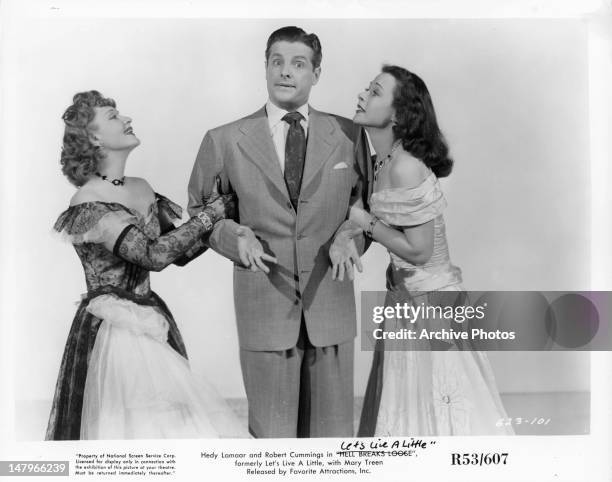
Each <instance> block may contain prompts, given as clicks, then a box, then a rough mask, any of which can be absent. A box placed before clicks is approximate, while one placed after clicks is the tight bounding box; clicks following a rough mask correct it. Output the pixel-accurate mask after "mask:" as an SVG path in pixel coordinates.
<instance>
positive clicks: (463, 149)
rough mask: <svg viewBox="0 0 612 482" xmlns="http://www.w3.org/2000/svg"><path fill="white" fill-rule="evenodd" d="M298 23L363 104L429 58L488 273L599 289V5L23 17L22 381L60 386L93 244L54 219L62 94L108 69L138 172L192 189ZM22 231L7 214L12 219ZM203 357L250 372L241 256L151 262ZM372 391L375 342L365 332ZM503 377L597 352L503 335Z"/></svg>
mask: <svg viewBox="0 0 612 482" xmlns="http://www.w3.org/2000/svg"><path fill="white" fill-rule="evenodd" d="M292 24H298V25H299V26H301V27H303V28H304V29H305V30H306V31H309V32H315V33H317V35H318V36H319V38H320V39H321V43H322V45H323V63H322V75H321V79H320V82H319V84H318V85H317V86H315V87H314V88H313V91H312V95H311V104H312V105H313V106H314V107H315V108H317V109H320V110H323V111H328V112H333V113H336V114H339V115H344V116H346V117H352V115H353V113H354V108H355V103H356V95H357V93H358V92H360V91H361V90H362V89H363V88H364V87H365V86H366V85H367V84H368V83H369V82H370V80H371V79H372V78H373V77H374V76H376V75H377V73H378V72H379V70H380V67H381V65H382V64H383V63H397V64H399V65H401V66H403V67H406V68H408V69H409V70H412V71H414V72H415V73H417V74H419V75H420V76H421V77H422V78H423V79H424V80H425V82H426V83H427V85H428V87H429V89H430V92H431V94H432V97H433V100H434V105H435V107H436V110H437V114H438V119H439V122H440V125H441V128H442V130H443V132H444V133H445V134H446V137H447V140H448V141H449V145H450V149H451V154H452V156H453V158H454V159H455V162H456V167H455V170H454V172H453V174H452V175H451V176H450V177H449V178H448V179H446V180H444V181H443V188H444V190H445V193H446V195H447V198H448V201H449V207H448V209H447V212H446V221H447V231H448V237H449V244H450V250H451V258H452V260H453V262H454V263H455V264H456V265H458V266H460V267H461V268H462V270H463V273H464V280H465V286H466V288H467V289H472V290H542V291H552V290H588V289H589V288H590V282H589V280H590V266H591V260H590V252H589V246H590V233H591V220H590V214H589V213H590V175H589V123H588V122H589V113H588V76H587V73H588V65H587V58H588V57H587V31H586V24H585V23H584V22H582V21H580V20H310V19H309V20H305V19H304V20H297V21H296V20H292V19H287V20H282V19H281V20H278V19H274V20H257V19H250V20H233V19H232V20H230V19H227V20H222V19H221V20H219V19H103V18H97V19H91V18H83V19H79V18H72V19H57V20H51V19H49V18H44V19H39V20H36V19H28V20H27V21H26V20H22V21H21V22H20V24H19V25H12V26H10V32H9V33H10V34H11V35H10V36H8V37H7V38H9V39H10V41H11V42H12V44H11V45H10V53H11V55H10V57H8V58H7V59H5V60H6V65H7V66H8V71H10V77H9V80H8V82H7V84H6V85H5V94H6V99H8V101H7V111H6V112H5V118H6V119H7V125H6V130H5V132H6V133H7V134H8V136H7V142H9V143H11V146H12V149H11V152H13V154H14V155H13V158H12V159H7V162H11V163H14V164H15V165H16V166H17V170H16V178H15V179H14V184H15V189H16V192H17V195H18V200H17V202H18V206H17V207H18V213H19V215H18V217H17V222H16V225H15V226H11V227H10V230H8V235H9V236H12V237H13V241H14V243H15V246H16V252H15V256H14V263H15V266H16V268H17V269H16V278H15V286H16V293H17V298H16V300H15V303H16V306H17V310H16V314H15V320H14V330H13V331H14V336H15V345H14V355H15V357H14V360H15V361H14V367H15V398H16V399H17V400H50V399H51V397H52V393H53V390H54V386H55V381H56V376H57V370H58V368H59V363H60V357H61V354H62V351H63V347H64V343H65V341H66V337H67V334H68V330H69V327H70V324H71V322H72V318H73V316H74V312H75V310H76V302H77V301H79V297H80V294H81V293H83V292H84V290H85V283H84V276H83V273H82V268H81V265H80V262H79V260H78V258H77V256H76V254H75V252H74V250H73V249H72V247H71V246H70V245H67V244H65V243H64V242H62V241H61V240H60V239H59V237H57V236H54V235H53V234H52V232H51V227H52V225H53V223H54V221H55V219H57V217H58V215H59V214H60V213H61V212H62V211H63V210H64V209H65V208H66V207H67V206H68V201H69V199H70V197H71V196H72V194H73V192H74V188H73V187H72V186H71V185H70V184H69V183H68V181H67V180H66V179H65V178H64V177H63V176H62V175H61V172H60V169H59V153H60V146H61V138H62V133H63V123H62V121H61V114H62V113H63V111H64V110H65V108H66V107H67V106H68V105H69V104H70V102H71V99H72V96H73V95H74V94H75V93H76V92H80V91H84V90H90V89H97V90H99V91H101V92H102V93H103V94H104V95H106V96H109V97H113V98H114V99H115V100H116V101H117V104H118V109H119V110H120V112H121V113H124V114H127V115H129V116H131V117H132V119H133V123H132V125H133V127H134V130H135V132H136V134H137V136H138V137H139V138H140V139H141V141H142V144H141V146H140V147H138V148H137V149H136V150H135V151H134V152H133V153H132V155H131V156H130V159H129V161H128V168H127V174H128V175H134V176H142V177H145V178H146V179H147V180H148V181H149V182H150V183H151V185H152V186H153V187H154V188H155V190H157V191H158V192H160V193H162V194H165V195H166V196H168V197H170V198H171V199H173V200H174V201H176V202H178V203H179V204H181V205H182V206H183V207H185V205H186V201H187V193H186V188H187V181H188V179H189V174H190V172H191V168H192V165H193V162H194V159H195V156H196V153H197V150H198V147H199V144H200V141H201V139H202V137H203V135H204V133H205V132H206V130H208V129H211V128H213V127H215V126H218V125H220V124H224V123H226V122H229V121H232V120H235V119H237V118H239V117H242V116H244V115H246V114H249V113H251V112H253V111H255V110H256V109H258V108H259V107H261V106H262V105H263V104H264V103H265V101H266V98H267V93H266V86H265V76H264V74H265V72H264V49H265V43H266V40H267V37H268V35H269V34H270V33H271V32H272V31H273V30H275V29H276V28H279V27H282V26H284V25H292ZM3 232H4V230H3ZM387 261H388V257H387V254H386V253H385V251H384V250H383V249H381V248H380V246H374V247H372V248H371V249H370V250H369V251H368V253H366V255H365V257H364V267H365V272H364V273H363V274H362V275H360V276H359V277H358V279H357V282H356V289H357V291H358V292H359V290H384V286H385V283H384V271H385V268H386V265H387ZM152 284H153V289H154V290H155V291H156V292H157V293H158V294H160V296H161V297H162V298H163V299H164V300H165V301H166V302H167V304H168V306H169V307H170V309H171V310H172V312H173V313H174V316H175V318H176V320H177V323H178V325H179V327H180V329H181V331H182V333H183V336H184V338H185V341H186V344H187V349H188V353H189V355H190V359H191V364H192V367H193V369H194V370H196V371H197V372H198V373H201V374H202V375H203V376H206V377H207V378H208V379H209V380H210V381H211V382H212V383H213V384H214V385H215V386H217V387H218V389H219V391H220V392H221V393H222V394H223V395H225V396H227V397H242V396H244V390H243V387H242V379H241V375H240V367H239V361H238V346H237V337H236V329H235V322H234V308H233V297H232V269H231V264H230V263H229V261H227V260H225V259H223V258H221V257H220V256H218V255H217V254H216V253H213V252H207V253H205V254H204V255H202V256H201V257H200V258H199V259H197V260H196V261H195V262H193V263H191V264H190V265H188V266H186V267H185V268H177V267H170V268H168V269H167V270H165V271H163V272H162V273H159V274H157V273H153V274H152ZM356 346H357V349H356V364H355V367H356V373H355V381H356V383H355V392H356V395H362V394H363V392H364V391H365V384H366V381H367V375H368V370H369V365H370V360H371V353H369V352H361V351H360V349H359V346H360V343H359V340H357V343H356ZM489 358H490V360H491V362H492V364H493V368H494V370H495V373H496V376H497V380H498V385H499V388H500V391H501V392H533V391H544V392H546V391H572V390H587V389H588V388H589V354H588V353H552V354H551V353H538V352H530V353H521V354H520V355H519V354H517V353H490V354H489Z"/></svg>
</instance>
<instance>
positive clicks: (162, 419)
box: [46, 195, 249, 440]
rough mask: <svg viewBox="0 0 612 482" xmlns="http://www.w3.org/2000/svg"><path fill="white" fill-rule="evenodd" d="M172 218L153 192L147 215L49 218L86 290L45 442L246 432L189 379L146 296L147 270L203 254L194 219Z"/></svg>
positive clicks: (82, 210) (162, 309) (92, 208)
mask: <svg viewBox="0 0 612 482" xmlns="http://www.w3.org/2000/svg"><path fill="white" fill-rule="evenodd" d="M180 217H181V208H180V207H179V206H177V205H176V204H174V203H172V202H171V201H169V200H168V199H167V198H165V197H163V196H160V195H156V200H155V202H154V203H153V204H152V205H151V206H150V209H149V212H148V213H147V214H146V216H145V215H143V214H142V213H139V212H136V211H133V210H130V209H129V208H127V207H125V206H123V205H121V204H118V203H104V202H87V203H83V204H78V205H75V206H72V207H70V208H68V209H67V210H66V211H64V212H63V213H62V214H61V216H60V217H59V219H58V220H57V222H56V224H55V229H56V230H57V231H59V232H60V233H62V235H63V237H64V238H65V239H67V240H68V241H70V242H71V243H72V244H73V245H74V248H75V250H76V252H77V254H78V256H79V258H80V260H81V263H82V265H83V269H84V271H85V281H86V284H87V293H86V294H85V295H84V296H83V299H82V301H81V303H80V305H79V308H78V310H77V313H76V315H75V318H74V320H73V322H72V327H71V329H70V333H69V335H68V340H67V342H66V347H65V350H64V355H63V358H62V361H61V366H60V370H59V376H58V380H57V385H56V390H55V396H54V399H53V405H52V409H51V414H50V417H49V424H48V428H47V434H46V438H47V440H74V439H141V438H216V437H248V436H249V435H248V432H247V430H246V427H243V426H242V424H241V423H240V422H239V420H238V419H237V417H236V416H235V415H234V414H233V412H232V411H231V409H230V408H229V407H228V406H227V405H226V403H225V401H224V400H223V399H222V398H221V397H220V396H219V395H218V394H217V393H216V392H215V390H214V388H213V387H212V386H210V385H209V384H208V383H207V382H206V381H205V380H202V379H201V378H199V377H198V378H196V377H195V376H194V375H193V373H192V372H191V370H190V368H189V363H188V361H187V354H186V351H185V345H184V343H183V339H182V337H181V334H180V332H179V330H178V327H177V325H176V323H175V321H174V319H173V317H172V314H171V313H170V311H169V310H168V308H167V306H166V305H165V303H164V302H163V301H162V300H161V298H159V296H157V295H156V294H155V293H154V292H153V291H152V290H151V286H150V280H149V271H150V270H152V269H154V270H160V269H163V267H165V266H167V265H168V264H170V263H171V262H177V263H178V262H179V261H180V259H181V256H183V255H185V254H187V252H188V251H192V250H194V249H198V248H203V244H202V240H201V237H202V234H203V230H205V228H204V227H203V225H202V223H199V224H198V222H196V221H194V220H192V221H188V222H187V223H185V224H183V225H182V226H180V227H179V228H177V229H174V226H173V225H172V224H171V222H172V221H175V220H178V219H180ZM164 223H165V224H166V225H165V226H162V225H163V224H164ZM162 227H163V228H164V231H168V232H167V233H165V234H163V235H162ZM109 240H110V242H111V243H112V242H114V240H116V243H115V249H114V250H113V251H110V250H108V249H107V248H106V247H105V243H106V244H107V245H108V243H109Z"/></svg>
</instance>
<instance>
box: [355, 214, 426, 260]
mask: <svg viewBox="0 0 612 482" xmlns="http://www.w3.org/2000/svg"><path fill="white" fill-rule="evenodd" d="M350 219H351V220H353V221H354V222H356V223H357V224H358V225H359V227H360V228H361V229H363V230H364V231H365V232H366V233H369V234H371V237H372V239H373V240H374V241H377V242H379V243H380V244H382V245H383V246H384V247H385V248H387V249H388V250H389V251H391V252H392V253H393V254H396V255H397V256H399V257H400V258H402V259H404V260H406V261H408V262H409V263H412V264H415V265H421V264H425V263H426V262H427V261H429V258H431V254H432V252H433V242H434V221H433V220H431V221H428V222H426V223H424V224H420V225H418V226H410V227H404V228H393V227H390V226H387V225H386V224H384V223H383V222H381V221H380V220H379V219H378V218H376V217H375V216H373V215H372V214H370V213H368V212H366V211H364V210H363V209H361V208H358V207H355V206H353V207H352V208H351V214H350Z"/></svg>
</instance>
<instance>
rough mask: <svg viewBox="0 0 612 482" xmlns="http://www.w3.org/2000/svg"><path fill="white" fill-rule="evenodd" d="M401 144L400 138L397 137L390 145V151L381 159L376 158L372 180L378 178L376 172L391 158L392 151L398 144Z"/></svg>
mask: <svg viewBox="0 0 612 482" xmlns="http://www.w3.org/2000/svg"><path fill="white" fill-rule="evenodd" d="M401 144H402V142H401V140H400V139H397V140H396V141H395V142H394V143H393V145H392V146H391V152H390V153H389V154H387V155H386V156H385V157H383V158H382V159H378V158H377V159H376V162H374V182H376V180H377V179H378V174H379V173H380V171H381V170H382V168H383V167H385V166H386V165H387V163H388V162H389V161H390V160H391V158H392V157H393V153H394V152H395V151H396V150H397V148H398V147H399V146H401Z"/></svg>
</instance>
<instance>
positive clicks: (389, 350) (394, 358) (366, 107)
mask: <svg viewBox="0 0 612 482" xmlns="http://www.w3.org/2000/svg"><path fill="white" fill-rule="evenodd" d="M354 122H355V123H356V124H360V125H362V126H364V128H365V129H366V130H367V132H368V135H369V137H370V140H371V142H372V145H373V147H374V150H375V151H376V154H377V159H376V160H375V165H374V187H373V193H372V196H371V199H370V208H371V212H366V211H364V210H363V209H361V208H360V207H359V206H354V207H352V208H351V212H350V219H352V220H353V221H355V222H356V223H357V224H358V225H359V226H360V228H361V229H363V230H364V231H365V232H366V234H368V235H369V236H371V237H372V239H373V240H374V241H377V242H379V243H381V244H382V245H384V246H385V247H386V248H387V249H388V251H389V254H390V257H391V262H390V265H389V267H388V270H387V287H388V291H387V296H386V300H385V304H386V305H387V306H396V305H397V303H400V304H401V305H402V306H403V305H404V304H405V303H408V304H412V305H415V306H423V307H426V306H430V305H442V304H448V303H449V300H450V302H452V303H453V304H456V303H457V302H460V301H461V299H462V291H463V288H462V286H461V281H462V280H461V271H460V269H459V268H457V267H456V266H454V265H453V264H452V263H451V261H450V258H449V252H448V247H447V243H446V234H445V228H444V218H443V215H442V211H443V210H444V208H445V206H446V201H445V199H444V195H443V193H442V190H441V188H440V183H439V181H438V178H440V177H444V176H448V175H449V173H450V172H451V169H452V160H451V159H450V157H449V155H448V148H447V146H446V143H445V141H444V138H443V136H442V134H441V132H440V130H439V128H438V124H437V121H436V116H435V113H434V108H433V104H432V101H431V98H430V95H429V92H428V91H427V87H426V86H425V84H424V82H423V81H422V80H421V79H420V78H419V77H418V76H416V75H415V74H413V73H411V72H408V71H407V70H405V69H403V68H401V67H396V66H385V67H384V68H383V69H382V72H381V73H380V74H379V75H378V76H377V77H376V78H375V79H374V80H373V81H372V83H371V84H370V86H369V87H368V88H367V89H366V90H365V91H364V92H362V93H361V94H360V95H359V102H358V105H357V111H356V113H355V117H354ZM449 291H451V292H454V294H453V293H448V292H449ZM403 328H406V329H409V330H413V331H415V333H417V340H418V341H405V340H401V341H398V340H390V339H387V340H385V341H382V340H381V341H379V342H378V343H379V346H378V347H377V351H375V353H374V360H373V365H372V370H371V373H370V379H369V381H368V387H367V391H366V396H365V400H364V408H363V412H362V417H361V424H360V430H359V435H360V436H386V435H388V436H415V435H418V436H424V435H476V434H480V435H482V434H509V433H512V432H511V430H509V429H508V428H507V427H504V426H502V427H499V426H497V425H498V422H499V420H500V419H501V418H502V417H505V412H504V408H503V406H502V403H501V400H500V397H499V394H498V391H497V388H496V384H495V380H494V377H493V373H492V371H491V368H490V365H489V362H488V360H487V359H486V357H485V355H484V354H482V353H480V352H476V351H464V350H466V349H467V348H468V347H467V346H466V345H463V344H462V342H461V341H459V342H455V343H454V344H447V345H445V342H442V343H441V345H444V346H443V347H442V346H437V347H434V346H432V344H430V342H429V341H427V339H419V338H418V337H419V335H420V334H421V330H422V329H427V330H429V331H432V330H433V331H435V330H440V329H441V328H446V329H450V328H451V322H450V321H447V320H443V319H432V318H427V319H424V318H421V319H417V320H416V321H413V322H411V320H407V319H405V318H401V319H399V317H398V319H395V318H393V319H386V320H385V327H384V329H385V331H387V332H389V331H398V330H401V329H403ZM432 343H433V342H432ZM381 345H382V346H381ZM381 348H382V350H381ZM441 348H444V350H441Z"/></svg>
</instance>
